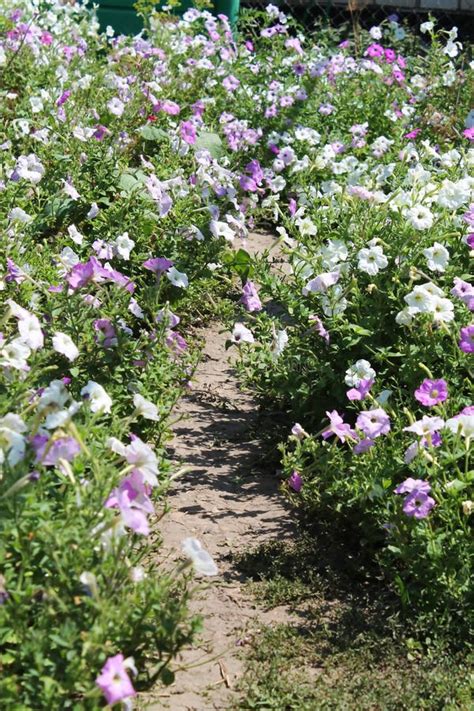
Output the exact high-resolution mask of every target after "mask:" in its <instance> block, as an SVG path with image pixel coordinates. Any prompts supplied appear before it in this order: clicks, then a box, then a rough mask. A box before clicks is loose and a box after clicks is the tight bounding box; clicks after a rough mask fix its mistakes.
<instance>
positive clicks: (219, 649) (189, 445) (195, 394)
mask: <svg viewBox="0 0 474 711" xmlns="http://www.w3.org/2000/svg"><path fill="white" fill-rule="evenodd" d="M273 243H274V239H273V237H271V236H270V235H262V234H253V235H251V236H250V237H249V240H248V242H247V244H246V245H245V248H246V249H247V250H248V251H249V252H251V253H253V254H256V253H258V252H261V251H263V250H264V249H268V248H270V247H271V246H272V244H273ZM200 336H201V337H202V339H203V341H204V343H205V346H204V352H203V358H202V361H201V363H200V365H199V366H198V368H197V371H196V374H195V379H194V383H193V389H192V391H191V392H190V393H189V394H188V395H187V396H186V397H184V398H183V399H182V400H181V401H180V403H179V404H178V406H177V407H176V410H175V412H174V415H175V417H176V418H179V421H178V422H177V424H176V425H175V426H174V434H175V437H174V440H173V442H172V445H171V451H172V455H173V459H174V460H175V461H176V462H177V463H183V464H185V465H187V466H189V467H191V468H192V470H191V471H190V472H188V473H187V474H185V475H183V476H182V477H181V478H179V479H178V480H176V482H175V484H174V487H173V490H172V492H171V495H170V504H171V507H172V510H171V512H170V513H169V514H168V515H167V516H166V517H165V519H164V520H163V521H162V522H161V526H160V528H161V532H162V535H163V539H164V551H165V552H167V553H168V554H170V553H171V555H172V556H173V557H177V558H178V557H179V556H180V549H181V541H182V540H183V539H184V538H186V537H188V536H193V537H195V538H198V539H199V540H200V541H201V543H202V545H203V546H204V547H205V548H206V549H207V550H208V551H209V552H210V554H211V555H212V556H213V557H214V560H215V561H216V563H217V565H218V567H219V576H218V577H216V578H210V579H208V581H205V582H204V583H203V586H202V588H201V589H200V591H199V593H198V595H197V596H196V598H195V599H194V601H193V603H192V611H193V612H194V613H199V614H201V615H202V616H203V617H204V631H203V634H202V635H201V637H200V638H199V639H198V640H197V641H196V643H195V644H194V646H193V647H192V648H191V649H189V650H186V651H185V652H184V653H183V654H182V655H181V656H180V658H179V659H178V660H177V661H176V664H175V669H176V672H177V673H176V681H175V683H174V684H173V685H172V686H171V687H168V688H165V689H164V688H163V687H160V688H159V689H157V690H156V692H155V693H152V694H147V696H146V698H144V699H143V700H142V703H143V704H144V706H143V708H147V709H150V710H152V711H154V710H156V709H159V708H169V709H172V710H173V711H204V710H208V709H229V708H231V707H232V706H234V704H235V703H236V701H237V699H238V692H237V686H238V682H239V678H240V676H241V674H242V671H243V668H244V661H243V657H244V656H245V647H246V645H247V644H248V642H249V641H250V639H249V634H251V632H249V630H250V629H253V630H255V625H256V624H257V625H260V624H261V625H262V626H263V625H269V624H270V625H271V624H275V623H281V622H286V621H289V619H290V615H289V613H288V611H287V610H286V609H285V608H276V609H272V610H270V611H264V610H262V609H259V608H258V606H257V605H256V603H255V601H254V600H252V598H251V596H249V595H248V594H247V593H246V592H245V587H244V584H245V579H243V578H242V576H241V574H240V573H239V571H238V569H237V568H236V565H235V563H234V562H233V560H235V557H234V555H233V554H238V553H244V552H247V551H249V550H250V549H252V548H254V547H256V546H257V545H260V544H261V543H264V542H265V541H271V540H282V539H283V538H285V537H290V536H291V534H292V530H293V526H292V521H291V516H290V514H289V512H288V511H287V510H286V508H285V504H284V500H283V497H282V496H281V494H280V493H279V492H278V484H279V480H278V477H277V475H276V472H275V471H264V470H262V469H261V467H260V460H261V443H260V441H259V438H258V423H259V420H258V418H259V415H258V412H257V407H256V403H255V401H254V400H253V398H252V395H251V394H249V393H246V392H242V390H241V389H240V388H239V384H238V381H237V378H236V375H235V372H234V370H233V368H232V364H231V363H229V351H226V350H225V342H226V339H227V338H229V334H228V333H225V332H223V331H222V326H221V325H220V324H213V325H211V326H209V327H208V328H206V329H204V330H203V331H202V332H201V333H200ZM256 432H257V434H256ZM188 667H189V668H188Z"/></svg>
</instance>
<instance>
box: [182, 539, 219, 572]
mask: <svg viewBox="0 0 474 711" xmlns="http://www.w3.org/2000/svg"><path fill="white" fill-rule="evenodd" d="M181 549H182V551H183V553H184V555H185V556H186V557H187V558H189V559H190V560H191V561H192V563H193V565H194V569H195V571H196V573H199V574H200V575H217V574H218V573H219V571H218V569H217V565H216V564H215V563H214V560H213V559H212V556H211V555H210V554H209V553H208V552H207V551H206V550H204V548H203V547H202V545H201V542H200V541H198V539H197V538H185V539H184V541H183V542H182V544H181Z"/></svg>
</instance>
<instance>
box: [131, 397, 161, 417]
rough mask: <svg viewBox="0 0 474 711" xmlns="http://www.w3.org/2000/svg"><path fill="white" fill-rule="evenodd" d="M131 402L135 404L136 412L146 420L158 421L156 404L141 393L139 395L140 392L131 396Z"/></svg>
mask: <svg viewBox="0 0 474 711" xmlns="http://www.w3.org/2000/svg"><path fill="white" fill-rule="evenodd" d="M133 404H134V405H135V409H136V411H137V414H139V415H141V416H142V417H144V418H145V419H146V420H155V421H158V420H159V419H160V416H159V415H158V408H157V406H156V405H154V404H153V403H152V402H150V400H147V399H146V398H144V397H143V395H140V393H136V394H135V395H134V396H133Z"/></svg>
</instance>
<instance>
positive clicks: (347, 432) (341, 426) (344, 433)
mask: <svg viewBox="0 0 474 711" xmlns="http://www.w3.org/2000/svg"><path fill="white" fill-rule="evenodd" d="M326 415H327V416H328V418H329V422H330V425H329V427H328V428H327V429H325V430H324V431H323V432H322V437H323V439H328V437H332V435H336V437H337V438H338V439H339V440H340V441H341V442H345V441H346V439H347V438H351V439H354V440H356V439H357V433H356V432H355V430H353V429H352V428H351V426H350V425H348V424H347V423H345V422H344V420H343V419H342V417H341V415H340V414H339V413H338V411H337V410H332V412H326Z"/></svg>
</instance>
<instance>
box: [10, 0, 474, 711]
mask: <svg viewBox="0 0 474 711" xmlns="http://www.w3.org/2000/svg"><path fill="white" fill-rule="evenodd" d="M0 8H1V12H0V32H1V39H0V98H1V107H0V117H1V124H0V151H1V157H2V160H1V163H0V206H1V211H0V225H1V237H0V239H1V244H2V255H3V261H2V270H3V271H2V275H1V288H2V295H3V297H4V298H3V300H2V301H3V304H2V333H1V336H0V370H1V380H0V402H1V418H0V444H1V448H0V464H1V469H2V476H1V480H0V502H1V503H0V505H1V514H2V515H1V531H2V537H1V552H2V563H1V568H0V574H1V578H0V600H1V602H2V605H1V606H0V640H1V642H0V645H1V647H0V661H1V663H2V670H3V674H2V681H1V682H0V695H1V698H2V703H3V705H4V706H5V708H12V709H15V708H18V709H20V708H21V709H30V708H31V709H36V708H51V709H54V708H58V709H59V708H60V709H66V708H73V709H83V708H98V707H100V706H101V704H102V703H103V700H104V699H105V701H106V702H107V703H109V704H114V703H115V702H117V701H120V700H123V699H128V700H130V698H131V697H132V696H133V695H134V694H135V688H139V687H140V686H141V685H146V684H147V683H150V682H152V681H153V680H155V679H160V680H161V681H162V682H164V683H170V682H171V681H172V680H173V673H172V671H171V670H170V662H171V660H172V658H173V656H174V655H175V654H176V653H177V652H178V651H179V650H180V649H181V648H182V646H183V645H185V644H186V643H187V642H188V641H189V640H190V639H191V637H192V635H193V632H194V630H195V629H196V626H197V621H196V620H195V619H193V618H191V617H190V616H189V613H188V611H187V600H188V595H189V584H190V575H189V574H188V572H187V564H186V563H183V565H180V566H177V567H176V568H175V569H172V568H171V569H170V564H169V563H168V564H167V565H165V564H164V562H162V561H161V560H160V557H159V549H160V538H159V526H157V524H156V520H157V517H156V515H155V514H158V516H159V515H161V513H162V512H163V510H164V508H165V503H164V502H165V499H164V496H165V492H166V487H167V483H168V475H169V472H170V463H169V462H168V461H167V459H166V451H165V450H166V442H167V438H168V436H169V427H168V420H169V415H170V412H171V410H172V407H173V405H174V404H175V402H176V401H177V399H178V398H179V397H180V396H181V395H182V393H183V392H184V391H185V390H186V388H187V387H189V381H190V379H191V378H192V372H193V368H194V367H195V364H196V361H197V358H198V349H197V347H196V344H195V342H194V339H193V336H192V326H193V325H195V324H196V322H197V321H199V320H200V319H201V318H202V315H203V314H204V315H205V314H206V313H209V308H211V310H212V303H213V296H216V295H217V296H221V295H222V294H223V293H225V292H226V290H227V289H228V285H229V278H230V277H235V275H238V276H239V277H240V278H241V279H242V281H243V286H244V292H243V297H242V307H241V308H242V315H241V317H240V321H239V323H238V324H237V325H236V327H235V328H234V332H233V340H234V342H235V343H238V344H241V345H239V347H240V348H241V352H242V355H243V365H242V368H243V369H244V370H245V371H246V373H247V376H248V377H249V378H250V379H251V380H252V382H253V383H254V385H255V386H256V387H258V389H259V390H260V392H261V393H262V394H264V395H265V396H266V397H270V398H273V399H275V400H276V401H278V402H279V403H280V404H281V405H282V406H283V407H284V408H285V409H286V410H287V411H288V412H289V413H291V416H292V418H293V419H294V420H295V421H298V422H299V423H301V424H299V425H295V427H294V428H293V431H292V435H291V437H290V439H289V442H288V446H287V447H286V449H285V453H284V464H285V468H286V471H287V473H288V481H289V485H290V487H291V488H292V489H293V491H295V492H298V493H295V495H294V497H295V499H298V501H302V502H304V504H305V505H306V506H307V507H308V508H309V510H311V511H315V512H318V515H319V513H320V512H324V511H326V512H328V513H329V514H331V515H334V517H335V519H336V520H339V519H341V520H342V519H343V520H344V521H345V522H349V524H350V526H351V527H352V529H353V530H355V531H357V533H358V535H360V536H363V537H364V539H365V540H367V541H368V545H369V547H370V548H371V550H381V551H382V553H381V555H382V557H383V560H384V561H385V565H386V566H387V571H388V574H389V575H390V576H391V578H392V579H393V580H394V581H395V582H396V584H397V585H398V586H399V589H400V591H401V593H402V597H403V599H404V600H405V601H406V602H408V601H411V602H413V603H416V604H417V605H419V604H421V603H423V604H424V605H425V607H429V606H430V605H431V606H432V607H433V608H435V607H436V609H441V608H442V607H443V606H445V607H444V608H443V609H445V610H446V615H448V614H449V615H451V614H457V615H461V614H462V613H463V611H464V610H465V609H466V606H467V604H468V601H469V599H470V597H469V596H470V595H471V592H470V587H469V586H470V582H469V575H470V570H471V569H470V556H472V549H471V548H470V545H471V544H470V537H469V535H470V527H471V521H472V518H469V517H470V514H471V512H472V507H473V504H472V502H471V498H470V497H472V473H471V472H470V469H469V460H468V453H469V446H470V440H471V434H472V432H471V431H472V417H473V416H472V414H471V412H472V410H471V409H470V406H471V403H470V400H469V397H470V392H469V387H470V382H469V381H470V371H469V365H468V359H469V353H470V352H471V351H472V327H471V326H469V308H470V307H471V306H472V301H473V296H472V288H473V287H472V286H470V284H469V281H468V278H467V272H468V259H469V254H470V248H472V246H473V245H472V235H470V233H469V229H470V226H472V222H473V215H472V207H469V205H470V202H471V201H472V189H473V182H472V178H471V177H470V176H469V173H470V171H472V166H473V151H472V149H471V150H469V148H468V145H469V140H470V138H472V128H468V129H465V125H464V121H465V117H466V115H467V113H468V106H467V103H468V100H469V97H468V92H467V91H466V87H467V86H468V82H469V81H470V80H472V65H469V64H467V63H466V62H465V63H464V65H462V69H461V68H460V67H461V61H462V60H461V55H459V57H458V54H459V51H460V47H459V43H458V41H457V39H456V35H455V32H454V31H452V32H451V33H450V34H449V36H448V37H441V38H436V36H435V35H434V33H433V36H432V41H431V44H429V45H428V44H426V46H424V45H423V46H419V45H417V44H416V42H415V39H414V38H413V37H411V36H405V34H404V31H402V28H400V27H399V26H398V25H397V24H396V23H393V22H392V23H388V24H387V25H386V27H385V28H383V29H380V28H376V29H375V30H373V31H372V38H370V37H369V36H367V37H366V36H358V37H357V38H356V39H357V45H356V46H354V44H353V40H351V41H349V40H346V41H344V42H343V43H342V44H340V43H339V44H338V43H336V42H335V41H334V38H333V37H332V33H331V32H330V31H328V32H326V33H321V34H320V35H319V36H318V37H317V38H316V40H315V41H313V40H312V39H310V38H305V37H303V36H302V35H301V34H299V32H298V30H297V28H295V27H294V26H293V24H292V23H291V21H289V20H288V19H287V18H286V17H285V16H284V15H282V14H281V13H280V12H279V10H278V9H277V8H274V7H272V6H270V7H269V9H268V10H267V12H266V13H254V14H252V15H249V18H248V20H246V21H244V23H243V25H242V39H241V40H239V41H238V43H236V42H235V40H234V37H233V36H232V33H231V31H230V29H229V26H228V24H227V22H226V20H225V18H220V19H218V20H216V19H214V18H212V16H211V15H209V14H208V13H204V14H200V13H199V12H197V11H194V10H191V11H189V12H187V13H186V14H185V15H184V19H183V21H182V22H179V23H177V22H168V21H164V20H163V17H162V15H153V16H152V17H151V18H148V27H149V38H148V39H145V38H143V37H142V38H140V37H139V38H131V39H127V38H118V39H117V38H114V37H112V36H111V35H110V33H109V36H108V35H103V36H101V35H99V34H98V32H97V23H96V21H95V19H94V16H93V15H92V14H91V13H89V12H88V11H87V10H85V9H81V8H80V7H78V6H75V5H70V4H66V5H61V4H59V3H56V2H54V1H53V0H51V1H49V0H48V1H47V2H46V1H45V2H41V3H39V5H38V3H30V2H26V0H25V1H24V2H19V3H18V7H17V8H12V7H11V4H10V3H7V2H0ZM425 29H428V30H429V31H430V32H431V31H432V28H429V27H428V28H425ZM382 33H385V34H384V36H382ZM379 35H380V36H379ZM463 134H464V135H463ZM262 220H267V221H268V220H270V221H272V222H273V223H274V224H276V225H277V229H278V231H279V233H280V235H281V238H282V243H283V244H284V245H285V250H286V252H287V258H288V262H289V264H290V265H291V269H292V272H291V275H289V276H288V277H287V278H284V279H282V278H281V277H278V279H277V278H275V276H274V275H273V274H272V273H271V271H270V270H269V268H268V265H267V264H266V263H265V262H264V261H260V262H255V261H253V260H251V259H250V257H249V254H248V253H247V251H246V250H245V240H246V238H247V236H248V231H249V229H250V228H251V227H253V226H254V225H255V224H259V223H260V222H261V221H262ZM242 247H243V248H242ZM254 282H255V283H257V284H258V285H259V286H260V287H261V288H260V291H259V292H258V290H257V288H256V286H255V284H254ZM267 297H272V298H273V299H276V300H277V301H278V302H279V304H280V306H281V307H282V308H281V309H280V312H281V313H280V315H278V316H271V315H270V313H269V312H266V311H265V310H261V309H262V303H261V302H262V301H265V299H266V298H267ZM207 304H211V307H209V306H207ZM239 308H240V307H239ZM206 309H207V311H206ZM346 391H348V393H347V392H346ZM326 412H327V415H326V414H325V413H326ZM173 471H174V470H173ZM152 553H153V555H152ZM183 553H184V555H185V556H186V557H187V558H188V559H189V560H192V561H193V562H194V564H195V567H196V568H197V570H198V571H199V572H200V573H202V574H207V575H213V574H215V573H216V568H215V566H214V564H213V562H212V560H211V559H210V558H209V556H207V554H206V553H205V551H203V550H202V548H200V545H199V542H197V541H194V540H193V539H190V540H187V541H185V542H184V546H183ZM132 657H133V660H132ZM137 674H138V676H136V675H137Z"/></svg>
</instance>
